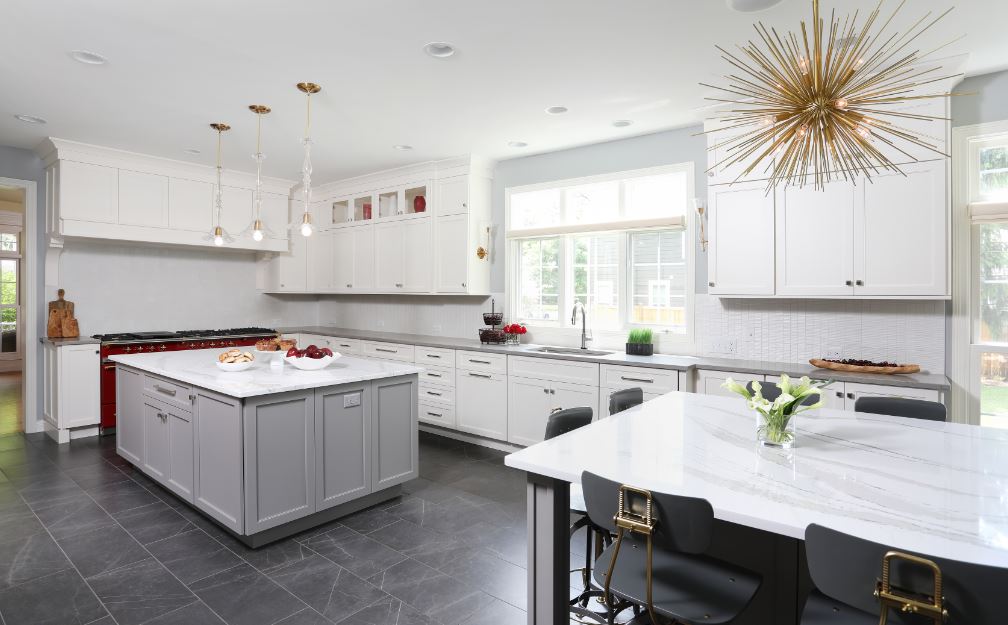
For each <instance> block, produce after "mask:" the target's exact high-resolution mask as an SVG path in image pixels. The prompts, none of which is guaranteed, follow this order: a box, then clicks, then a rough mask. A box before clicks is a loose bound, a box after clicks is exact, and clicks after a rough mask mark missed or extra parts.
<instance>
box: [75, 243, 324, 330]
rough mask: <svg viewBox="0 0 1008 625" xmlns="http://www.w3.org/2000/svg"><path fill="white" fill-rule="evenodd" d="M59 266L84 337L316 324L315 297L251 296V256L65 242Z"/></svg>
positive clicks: (254, 293)
mask: <svg viewBox="0 0 1008 625" xmlns="http://www.w3.org/2000/svg"><path fill="white" fill-rule="evenodd" d="M60 265H61V266H60V275H61V280H62V284H61V285H60V286H62V287H63V288H64V289H66V298H67V299H68V300H70V301H72V302H74V303H75V305H76V315H77V319H78V321H79V322H80V328H81V334H82V335H91V334H97V333H102V332H117V331H119V332H123V331H130V330H186V329H208V328H231V327H240V326H241V327H244V326H264V327H273V326H278V325H303V324H315V323H317V315H318V306H317V300H316V298H315V297H314V296H288V297H284V298H278V297H273V296H269V295H263V294H261V293H259V292H258V291H257V290H256V282H255V280H256V262H255V258H254V255H253V254H252V253H251V252H236V251H231V250H215V249H193V250H191V249H185V248H168V247H153V246H149V245H126V244H111V243H106V242H87V241H67V243H66V247H65V248H64V250H63V255H62V257H61V258H60Z"/></svg>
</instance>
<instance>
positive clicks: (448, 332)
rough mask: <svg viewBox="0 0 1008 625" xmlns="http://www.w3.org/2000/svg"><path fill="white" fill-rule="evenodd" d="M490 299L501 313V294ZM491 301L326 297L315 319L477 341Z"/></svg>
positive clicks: (483, 299) (411, 297)
mask: <svg viewBox="0 0 1008 625" xmlns="http://www.w3.org/2000/svg"><path fill="white" fill-rule="evenodd" d="M493 299H495V300H496V302H497V310H503V309H504V294H503V293H496V294H494V295H493ZM490 300H491V298H490V297H487V298H483V297H445V296H433V295H432V296H429V297H428V296H410V297H404V296H402V295H367V296H353V297H350V296H348V297H329V298H323V299H321V300H320V301H319V311H318V319H319V323H320V324H322V325H332V326H339V327H341V328H355V329H359V330H377V331H380V332H407V333H410V334H429V335H435V336H452V337H461V338H473V339H476V338H479V335H478V333H477V331H478V329H479V328H480V327H481V326H482V325H483V317H482V314H483V313H484V312H489V311H490Z"/></svg>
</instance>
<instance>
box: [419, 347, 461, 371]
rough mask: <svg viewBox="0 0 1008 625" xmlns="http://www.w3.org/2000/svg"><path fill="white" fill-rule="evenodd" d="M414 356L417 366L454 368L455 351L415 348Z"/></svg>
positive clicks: (438, 348)
mask: <svg viewBox="0 0 1008 625" xmlns="http://www.w3.org/2000/svg"><path fill="white" fill-rule="evenodd" d="M415 349H416V356H415V357H414V359H413V362H415V363H416V364H418V365H433V366H435V367H449V368H452V369H454V368H455V350H454V349H442V348H440V347H421V346H419V345H418V346H417V347H416V348H415Z"/></svg>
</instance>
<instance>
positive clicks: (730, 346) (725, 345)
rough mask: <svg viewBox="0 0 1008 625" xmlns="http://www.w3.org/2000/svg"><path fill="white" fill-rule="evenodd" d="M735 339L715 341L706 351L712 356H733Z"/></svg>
mask: <svg viewBox="0 0 1008 625" xmlns="http://www.w3.org/2000/svg"><path fill="white" fill-rule="evenodd" d="M735 348H736V345H735V339H715V340H713V341H711V342H710V343H709V344H708V346H707V351H709V352H710V353H712V354H734V353H735Z"/></svg>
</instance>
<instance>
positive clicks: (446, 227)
mask: <svg viewBox="0 0 1008 625" xmlns="http://www.w3.org/2000/svg"><path fill="white" fill-rule="evenodd" d="M468 235H469V216H468V215H466V214H464V213H463V214H460V215H449V216H447V217H443V216H440V215H439V216H438V217H437V249H436V252H435V253H436V255H437V287H436V290H437V291H438V292H439V293H465V292H466V280H467V274H468V267H469V263H468V261H469V236H468ZM474 253H475V252H474Z"/></svg>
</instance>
